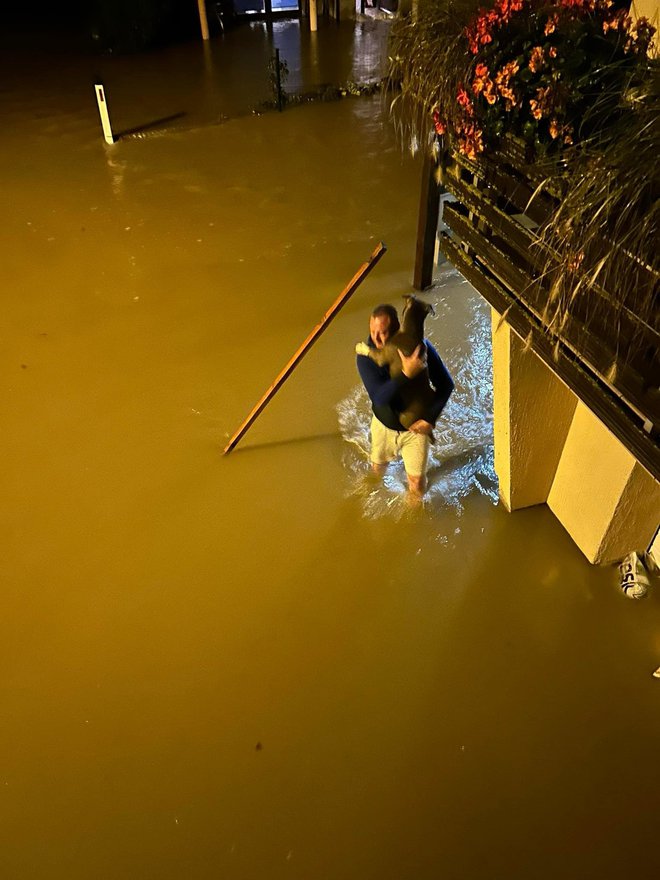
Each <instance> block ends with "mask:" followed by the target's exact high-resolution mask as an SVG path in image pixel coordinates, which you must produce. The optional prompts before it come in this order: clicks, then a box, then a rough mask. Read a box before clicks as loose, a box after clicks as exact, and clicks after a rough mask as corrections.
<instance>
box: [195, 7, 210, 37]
mask: <svg viewBox="0 0 660 880" xmlns="http://www.w3.org/2000/svg"><path fill="white" fill-rule="evenodd" d="M197 11H198V12H199V26H200V27H201V29H202V39H203V40H208V38H209V22H208V19H207V17H206V0H197Z"/></svg>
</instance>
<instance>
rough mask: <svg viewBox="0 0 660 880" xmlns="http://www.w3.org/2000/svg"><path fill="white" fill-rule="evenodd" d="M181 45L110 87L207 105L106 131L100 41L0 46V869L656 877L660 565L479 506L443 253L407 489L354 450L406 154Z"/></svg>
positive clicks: (400, 259)
mask: <svg viewBox="0 0 660 880" xmlns="http://www.w3.org/2000/svg"><path fill="white" fill-rule="evenodd" d="M292 33H293V32H292ZM253 37H254V32H253V31H250V30H246V32H245V37H244V39H245V41H246V46H247V45H249V41H250V40H251V39H253ZM319 37H320V38H321V39H323V34H322V32H320V33H319ZM233 39H243V38H240V37H239V38H233ZM333 39H334V37H333ZM236 45H238V44H236ZM321 45H325V44H321ZM328 45H330V43H329V42H328ZM216 50H217V47H216ZM216 50H214V51H216ZM177 55H178V57H179V60H178V62H177V63H178V64H179V65H180V68H181V69H180V70H178V69H177V68H176V67H173V64H174V61H173V58H175V56H177ZM207 55H208V53H207ZM241 57H242V58H246V57H248V56H247V55H242V56H241ZM342 57H343V58H345V57H347V56H342ZM182 59H184V60H185V61H186V64H185V65H184V63H183V60H182ZM190 59H193V60H194V61H195V63H196V64H197V65H198V67H197V69H198V70H203V69H204V53H203V51H202V50H200V49H199V48H196V47H187V48H184V49H179V50H171V51H168V52H166V53H163V54H158V53H155V54H153V55H151V56H149V62H148V63H149V65H150V67H149V77H146V74H145V81H147V82H148V88H147V87H146V86H145V89H144V90H143V91H142V92H141V95H142V97H140V98H138V97H137V95H136V93H135V92H131V91H130V90H129V89H126V90H125V91H123V92H122V89H121V88H120V89H118V92H122V98H121V100H116V102H115V107H116V114H117V117H118V118H120V119H121V120H122V123H121V124H122V125H124V126H126V127H135V126H137V125H139V124H140V123H144V122H148V121H150V119H153V118H156V117H158V116H167V115H168V114H172V113H174V112H176V111H175V108H177V107H178V108H179V109H181V108H183V109H184V110H185V109H186V108H187V107H188V108H190V113H189V116H190V117H195V119H197V121H198V122H199V124H195V125H190V126H185V125H183V124H179V125H178V127H177V124H172V125H168V126H166V127H165V128H166V130H161V129H157V130H151V131H149V132H145V133H144V135H145V136H144V137H130V138H126V139H124V140H123V141H120V142H119V143H118V144H116V145H114V146H112V147H107V146H105V145H104V143H103V141H102V140H101V137H100V131H99V126H98V120H97V118H96V116H95V112H96V110H95V107H94V105H93V103H90V102H89V100H88V97H89V96H88V97H87V98H85V97H84V96H85V95H86V92H85V90H84V89H82V87H80V88H78V86H76V88H73V86H72V83H74V82H77V76H78V75H80V76H82V72H83V71H86V70H87V65H88V62H87V61H85V60H78V61H74V60H73V59H71V58H69V56H66V57H65V58H64V59H62V60H61V64H60V66H59V68H57V67H51V68H50V76H49V79H48V89H47V90H46V93H45V94H44V95H43V97H42V98H39V96H38V91H37V90H36V88H35V87H34V86H35V83H36V81H37V80H38V77H37V76H36V73H37V72H38V69H37V70H36V71H35V67H34V63H32V64H31V66H30V72H29V73H26V80H25V83H24V86H23V87H21V77H19V76H17V75H16V72H17V70H18V68H15V69H14V71H13V74H12V75H11V76H9V75H8V76H7V77H6V78H5V80H4V83H5V85H4V87H3V93H2V100H3V106H4V117H5V118H4V120H3V138H2V141H1V142H0V158H1V160H2V168H3V172H2V175H3V181H2V192H3V205H4V212H3V235H2V239H1V244H0V257H1V259H0V280H1V283H2V291H3V310H2V320H1V324H0V326H1V331H0V332H1V346H0V371H1V373H0V376H1V379H0V381H1V389H2V393H1V395H0V407H1V412H0V415H1V419H2V435H1V437H0V451H1V455H0V480H1V484H2V497H1V499H0V534H1V535H2V545H3V549H2V554H1V555H0V576H1V580H2V589H1V597H2V615H1V616H0V629H1V637H0V651H1V653H2V662H1V663H0V670H1V673H0V685H1V687H2V702H1V705H2V711H1V713H0V717H1V721H0V756H1V757H0V819H1V821H0V867H1V871H2V876H3V877H6V878H11V880H23V878H38V880H41V878H60V877H62V878H69V880H73V878H76V880H77V878H81V880H82V878H90V877H94V878H108V880H115V878H136V880H141V878H146V877H153V878H168V880H169V878H173V880H174V878H184V877H185V878H223V880H224V878H227V880H253V878H267V880H277V878H280V877H281V878H284V877H294V878H300V880H315V878H324V880H325V878H328V880H353V878H354V880H366V878H373V880H427V878H428V880H431V878H437V877H443V878H451V880H454V878H455V880H465V878H493V877H509V878H511V877H516V878H529V877H539V878H556V877H557V876H564V877H570V878H576V880H577V878H586V877H594V878H596V877H598V878H608V877H621V876H630V877H640V878H641V877H644V878H646V877H652V876H655V875H656V869H657V868H658V867H660V856H659V855H658V848H657V821H656V815H657V806H658V791H659V788H658V781H659V779H658V762H657V759H656V755H655V747H656V745H657V736H658V724H659V721H660V700H659V697H660V694H659V693H658V687H659V685H658V682H657V681H656V680H654V679H653V678H652V677H651V675H650V673H651V671H652V670H653V669H654V668H655V667H656V666H657V665H658V662H660V659H659V658H660V628H659V627H658V598H657V590H656V591H655V593H653V594H652V595H651V596H650V598H649V599H647V600H646V601H645V602H633V601H631V600H627V599H625V598H624V597H623V596H622V595H621V594H620V593H619V591H618V588H617V587H616V583H615V577H614V574H613V572H612V571H611V570H601V569H595V568H592V567H590V566H589V565H588V564H587V563H586V562H585V561H584V559H583V557H582V556H581V555H580V553H579V552H578V551H577V550H576V548H575V547H574V546H573V545H572V543H571V541H570V540H569V538H568V537H567V535H566V534H565V533H564V531H563V530H562V528H561V526H559V525H558V523H557V522H556V521H555V520H554V519H553V518H552V516H551V515H550V514H549V512H548V511H547V510H546V509H544V508H537V509H532V510H528V511H523V512H519V513H517V514H515V515H513V516H511V515H509V514H507V513H506V512H505V511H504V510H503V509H502V508H501V506H499V505H498V504H497V503H496V501H497V489H496V482H495V477H494V474H493V471H492V445H491V444H492V428H491V415H490V413H491V406H492V400H491V394H492V392H491V377H490V352H489V316H488V310H487V308H486V306H485V304H484V303H483V302H482V301H481V300H480V299H479V297H478V296H477V295H476V294H475V293H474V292H473V291H472V290H471V289H470V288H469V286H468V285H467V284H465V283H464V282H462V280H461V279H460V278H459V277H458V276H457V275H455V274H454V273H452V272H451V271H449V270H448V269H446V268H445V269H442V270H441V271H439V272H438V277H437V285H436V287H435V289H434V290H433V291H431V292H429V294H428V297H429V298H431V299H432V300H433V301H434V302H435V303H436V306H437V312H438V316H437V318H436V319H435V320H433V321H431V322H430V326H429V328H428V329H429V334H430V336H431V338H432V339H433V340H434V342H435V344H436V345H437V347H438V348H439V350H440V351H441V353H442V355H443V357H445V359H446V361H447V363H448V365H449V366H450V369H451V370H452V371H453V373H454V374H455V376H456V379H457V391H456V395H455V397H454V399H453V400H452V402H451V405H450V407H448V409H447V412H446V417H445V419H444V421H443V423H442V424H441V425H439V428H438V435H439V436H438V445H437V446H436V449H435V452H434V459H433V463H432V464H433V467H432V471H431V490H430V492H429V496H428V498H427V500H426V502H425V505H424V506H423V507H422V508H418V509H411V508H410V507H408V506H407V505H406V502H405V495H404V493H403V485H404V481H403V475H402V473H401V471H400V469H399V468H397V467H393V468H392V469H391V471H390V473H389V475H388V477H387V479H386V481H385V482H384V483H383V484H379V483H374V482H373V481H371V479H370V478H369V477H368V475H367V473H366V461H365V454H364V448H365V446H364V444H365V426H366V424H367V420H368V412H367V406H366V401H365V399H364V395H363V393H362V392H361V391H360V387H359V384H358V380H357V374H356V371H355V366H354V357H353V354H352V352H353V346H354V343H355V342H356V341H357V340H358V339H360V338H362V337H364V336H365V335H366V329H367V321H368V315H369V311H370V309H371V308H372V306H373V305H374V304H375V303H376V302H378V301H382V300H386V301H387V300H391V301H394V302H396V300H397V298H398V297H400V295H401V294H403V293H405V292H408V291H409V289H410V287H409V284H410V277H411V272H412V255H413V252H414V234H415V225H416V210H417V203H416V202H417V192H418V183H419V175H420V166H419V162H418V160H417V159H413V158H411V157H410V156H409V155H408V154H407V153H406V152H402V151H401V150H400V148H399V146H398V145H397V144H396V142H395V139H394V136H393V133H392V131H391V129H390V127H389V125H388V123H387V119H386V116H385V115H384V114H383V111H382V107H381V104H380V101H379V100H378V99H347V100H345V101H343V102H340V103H335V104H326V105H314V106H307V107H301V108H297V109H293V110H290V111H287V112H286V113H284V114H282V115H277V114H270V115H265V116H261V117H252V116H250V115H240V116H239V117H238V118H231V119H230V120H229V121H227V122H225V123H224V124H221V125H209V124H208V123H209V122H211V121H213V120H212V119H211V117H212V116H213V113H211V112H210V110H209V106H211V105H204V100H205V99H200V97H199V93H198V92H197V91H195V90H192V91H188V92H185V91H182V92H181V93H180V94H178V95H177V97H176V100H173V99H172V94H171V91H170V90H169V89H165V88H162V86H159V83H161V84H162V83H163V82H165V81H166V80H167V77H169V78H170V79H169V81H170V82H171V80H172V72H173V70H178V73H179V76H178V78H179V79H180V80H181V81H182V82H186V83H188V85H190V84H191V80H194V77H191V76H190V68H189V67H188V62H189V61H190ZM303 62H304V59H303V61H300V67H301V69H302V67H303V66H304V63H303ZM104 63H109V62H107V61H106V62H104ZM113 63H114V65H115V66H114V68H113V71H114V75H115V77H116V81H117V82H121V81H122V77H124V78H125V81H126V82H128V81H129V79H130V77H129V71H131V70H133V71H134V70H135V69H138V68H140V66H141V65H142V66H143V69H144V70H145V71H146V70H147V62H146V60H145V59H144V58H143V59H142V60H138V59H136V58H133V59H126V60H124V61H121V60H120V61H117V62H116V63H115V62H113ZM346 63H348V62H346ZM351 63H352V62H351ZM289 66H290V67H291V68H293V69H297V68H296V63H294V61H292V62H291V63H290V65H289ZM43 72H44V74H45V71H43ZM342 76H346V77H348V74H346V73H344V72H342ZM328 77H329V74H328V75H327V76H326V72H325V70H323V69H321V70H320V76H319V79H318V80H317V82H323V81H324V80H325V79H327V78H328ZM301 82H302V80H301ZM307 82H311V80H309V79H308V80H307ZM85 88H87V87H86V86H85ZM254 91H255V92H256V91H258V89H257V88H256V87H255V89H254ZM227 94H228V95H229V97H227V102H228V103H227V106H229V104H230V102H231V100H233V99H234V98H232V97H231V94H230V93H229V92H228V93H227ZM251 94H252V93H251ZM133 97H135V103H133V102H132V98H133ZM207 97H208V94H207ZM234 97H235V96H234ZM117 98H119V95H118V96H117ZM236 100H237V99H236ZM140 102H143V103H140ZM247 103H248V102H247V98H246V100H245V101H242V103H241V107H245V106H247ZM211 104H212V109H213V112H214V113H215V111H216V110H217V112H218V114H222V113H225V110H223V109H222V108H219V109H218V105H217V104H216V103H215V102H213V101H212V102H211ZM205 107H206V109H204V108H205ZM200 108H201V109H200ZM237 112H238V111H237ZM246 112H247V111H246ZM195 114H196V115H195ZM380 239H383V240H384V241H385V242H386V243H387V245H388V247H389V250H388V252H387V254H386V256H385V257H384V258H383V260H382V261H381V263H380V264H379V266H378V267H377V268H376V269H375V270H374V272H373V273H372V274H371V276H370V277H369V278H368V280H367V281H366V282H365V283H364V284H363V285H362V287H361V288H360V290H359V291H358V293H356V294H355V296H354V298H353V299H352V300H351V302H350V303H349V305H348V306H347V307H346V308H345V309H344V311H343V312H342V314H341V315H340V317H338V318H337V320H336V321H335V322H334V324H333V325H332V327H331V329H330V330H328V332H327V333H326V334H325V335H324V336H323V337H322V338H321V340H320V341H319V343H318V344H317V346H316V347H315V348H314V349H313V351H312V352H311V353H310V355H309V356H308V357H307V358H306V360H305V361H304V362H303V364H302V365H301V367H300V368H299V369H298V371H297V372H296V373H295V375H294V377H293V378H292V379H291V380H290V381H289V383H288V384H287V386H285V388H284V389H283V390H282V391H281V392H280V394H279V395H278V396H277V397H276V398H275V400H274V401H273V403H272V404H271V406H270V407H269V409H268V410H267V411H266V412H265V413H264V414H263V416H262V417H261V418H260V419H259V421H258V422H257V423H256V425H255V426H254V428H253V429H252V430H251V431H250V433H249V434H248V435H247V436H246V438H245V440H244V441H243V442H242V443H241V445H240V446H239V447H238V449H237V450H236V451H235V452H234V453H232V454H231V455H230V456H228V457H225V458H223V457H222V456H221V449H222V447H223V446H224V444H225V443H226V441H227V437H228V436H229V435H231V433H232V432H233V431H234V430H235V428H236V427H237V426H238V424H239V423H240V422H241V420H242V419H243V418H244V416H245V415H246V414H247V412H248V411H249V409H250V408H251V407H252V405H253V404H254V403H255V401H256V400H257V399H258V397H259V396H260V395H261V394H262V392H263V391H264V390H265V388H266V387H267V386H268V385H269V384H270V382H271V381H272V379H273V377H274V376H275V374H276V373H277V372H278V370H279V369H280V368H281V367H282V366H283V364H284V363H285V362H286V360H287V359H288V358H289V357H290V355H291V354H292V352H293V351H294V350H295V348H296V347H297V345H298V344H299V343H300V342H301V341H302V340H303V339H304V338H305V336H306V335H307V333H308V332H309V330H310V329H311V328H312V327H313V326H314V325H315V324H316V323H317V322H318V320H319V319H320V317H321V316H322V315H323V313H324V312H325V310H326V309H327V308H328V306H329V304H330V303H331V302H332V301H333V300H334V298H335V297H336V296H337V295H338V293H339V292H340V290H341V289H342V287H343V286H344V284H346V282H347V281H348V280H349V279H350V277H351V276H352V275H353V274H354V272H355V271H356V270H357V268H358V267H359V265H360V264H361V263H362V262H363V261H364V260H366V258H367V257H368V255H369V254H370V253H371V251H372V250H373V248H374V247H375V245H376V243H377V242H378V241H379V240H380Z"/></svg>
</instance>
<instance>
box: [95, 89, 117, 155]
mask: <svg viewBox="0 0 660 880" xmlns="http://www.w3.org/2000/svg"><path fill="white" fill-rule="evenodd" d="M94 89H95V91H96V101H97V103H98V105H99V113H100V114H101V125H102V126H103V135H104V137H105V142H106V144H114V142H115V139H114V137H113V135H112V126H111V125H110V116H109V115H108V103H107V101H106V100H105V89H104V88H103V84H102V83H96V84H95V85H94Z"/></svg>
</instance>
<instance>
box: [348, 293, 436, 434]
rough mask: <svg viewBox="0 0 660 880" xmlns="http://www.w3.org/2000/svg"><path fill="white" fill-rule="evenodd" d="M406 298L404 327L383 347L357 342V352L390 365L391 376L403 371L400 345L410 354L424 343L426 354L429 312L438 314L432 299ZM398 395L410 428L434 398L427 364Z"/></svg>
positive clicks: (402, 415) (401, 418) (403, 419)
mask: <svg viewBox="0 0 660 880" xmlns="http://www.w3.org/2000/svg"><path fill="white" fill-rule="evenodd" d="M403 299H404V301H405V304H404V306H403V311H402V313H401V327H400V329H399V330H398V331H397V332H396V333H395V334H394V336H392V337H390V339H388V340H387V342H386V343H385V345H384V346H383V348H382V349H377V348H371V347H370V346H369V345H367V344H366V343H365V342H358V344H357V345H356V346H355V351H356V353H357V354H362V355H365V356H366V357H369V358H371V360H372V361H375V362H376V363H377V364H378V366H379V367H384V366H388V367H389V370H390V376H391V377H392V378H394V377H395V376H398V375H399V374H400V373H401V372H402V371H403V369H402V364H401V358H400V356H399V351H398V350H399V349H401V351H402V352H403V353H404V354H405V355H406V357H409V356H410V355H411V354H412V353H413V352H414V351H415V349H416V348H417V346H418V345H421V346H422V348H421V349H420V356H421V357H422V358H424V356H425V353H426V346H425V345H424V321H425V320H426V316H427V315H428V314H432V315H435V310H434V308H433V306H432V305H431V304H430V303H425V302H422V300H420V299H417V297H416V296H413V295H412V294H409V295H408V296H404V297H403ZM399 397H400V399H401V402H402V404H403V407H402V410H401V412H400V413H399V421H400V422H401V424H402V425H403V427H404V428H406V430H407V429H408V428H409V427H410V426H411V425H412V424H414V423H415V422H416V421H417V420H418V419H422V418H424V414H425V413H426V412H427V411H428V408H429V406H431V404H432V403H433V401H434V392H433V388H432V387H431V383H430V381H429V371H428V368H425V369H424V370H422V372H421V373H418V374H417V375H416V376H415V377H414V378H413V379H411V380H410V381H409V382H406V383H405V385H403V386H402V387H401V391H400V392H399ZM431 439H433V438H431Z"/></svg>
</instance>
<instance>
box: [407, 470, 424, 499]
mask: <svg viewBox="0 0 660 880" xmlns="http://www.w3.org/2000/svg"><path fill="white" fill-rule="evenodd" d="M406 477H407V478H408V491H409V492H410V494H411V495H415V496H417V497H418V498H421V497H422V495H423V494H424V492H426V474H422V475H421V476H419V477H413V476H412V475H411V474H406Z"/></svg>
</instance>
